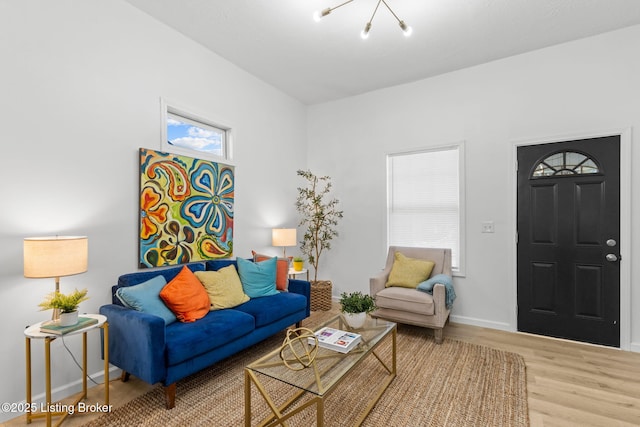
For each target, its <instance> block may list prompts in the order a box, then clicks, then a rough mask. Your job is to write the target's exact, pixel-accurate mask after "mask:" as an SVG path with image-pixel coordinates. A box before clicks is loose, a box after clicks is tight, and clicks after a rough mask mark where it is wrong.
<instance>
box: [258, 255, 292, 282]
mask: <svg viewBox="0 0 640 427" xmlns="http://www.w3.org/2000/svg"><path fill="white" fill-rule="evenodd" d="M251 254H252V255H253V262H261V261H266V260H268V259H269V258H274V257H272V256H269V255H262V254H259V253H256V251H251ZM288 287H289V260H288V259H286V258H278V262H277V263H276V289H277V290H279V291H286V290H287V288H288Z"/></svg>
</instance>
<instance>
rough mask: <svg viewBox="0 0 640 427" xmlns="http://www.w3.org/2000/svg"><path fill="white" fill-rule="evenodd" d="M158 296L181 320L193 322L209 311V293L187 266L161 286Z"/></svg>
mask: <svg viewBox="0 0 640 427" xmlns="http://www.w3.org/2000/svg"><path fill="white" fill-rule="evenodd" d="M160 298H162V301H164V303H165V304H166V305H167V307H169V309H170V310H171V311H173V313H174V314H175V315H176V317H177V318H178V320H179V321H181V322H185V323H186V322H195V321H196V320H198V319H202V318H203V317H204V316H206V315H207V313H208V312H209V304H210V301H209V295H208V294H207V291H206V290H205V289H204V286H202V283H200V280H198V278H197V277H196V275H195V274H193V272H192V271H191V270H189V268H188V267H187V266H184V267H182V270H180V273H178V275H177V276H176V277H174V278H173V280H171V281H170V282H169V283H167V285H166V286H165V287H164V288H162V290H161V291H160Z"/></svg>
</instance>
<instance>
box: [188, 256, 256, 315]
mask: <svg viewBox="0 0 640 427" xmlns="http://www.w3.org/2000/svg"><path fill="white" fill-rule="evenodd" d="M195 275H196V277H197V278H198V280H200V282H202V286H204V289H205V290H206V291H207V294H208V295H209V301H210V302H211V305H210V308H209V310H221V309H223V308H231V307H235V306H237V305H240V304H242V303H245V302H247V301H249V297H248V296H247V294H245V293H244V291H243V290H242V283H241V282H240V276H238V271H237V270H236V267H235V266H234V265H229V266H227V267H224V268H221V269H220V270H217V271H196V273H195Z"/></svg>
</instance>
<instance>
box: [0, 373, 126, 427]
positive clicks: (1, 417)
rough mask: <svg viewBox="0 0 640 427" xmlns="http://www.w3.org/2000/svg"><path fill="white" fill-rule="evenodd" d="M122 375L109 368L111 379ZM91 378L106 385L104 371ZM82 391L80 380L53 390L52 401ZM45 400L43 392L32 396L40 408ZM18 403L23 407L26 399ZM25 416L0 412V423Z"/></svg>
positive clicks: (100, 401)
mask: <svg viewBox="0 0 640 427" xmlns="http://www.w3.org/2000/svg"><path fill="white" fill-rule="evenodd" d="M119 375H120V368H117V367H115V366H111V367H110V368H109V379H113V378H115V377H116V376H119ZM89 376H90V377H91V378H93V381H95V382H97V383H98V384H103V383H104V371H102V370H100V371H98V372H96V373H94V374H89ZM80 377H82V373H81V374H80ZM93 387H95V384H94V383H93V382H92V381H91V380H90V379H88V378H87V388H88V389H90V388H93ZM81 391H82V378H79V379H78V380H77V381H74V382H71V383H68V384H65V385H62V386H60V387H56V388H54V389H52V390H51V400H52V401H53V402H58V401H60V400H62V399H65V398H67V397H69V396H72V395H74V394H76V393H80V392H81ZM45 399H46V395H45V391H44V390H43V391H42V393H39V394H36V395H32V396H31V401H32V403H35V404H37V405H38V406H40V405H42V404H44V403H45ZM16 403H18V406H20V407H22V406H23V405H24V404H26V398H25V399H23V400H21V401H20V402H16ZM87 403H91V404H94V403H98V404H102V403H104V401H103V400H102V399H99V401H98V402H87ZM22 415H24V414H23V413H15V412H2V411H0V423H4V422H6V421H9V420H10V419H13V418H17V417H20V416H22Z"/></svg>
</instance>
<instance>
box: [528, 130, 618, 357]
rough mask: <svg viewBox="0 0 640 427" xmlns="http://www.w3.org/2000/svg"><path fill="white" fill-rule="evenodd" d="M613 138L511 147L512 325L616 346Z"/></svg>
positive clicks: (615, 168) (615, 154) (615, 170)
mask: <svg viewBox="0 0 640 427" xmlns="http://www.w3.org/2000/svg"><path fill="white" fill-rule="evenodd" d="M619 248H620V137H619V136H612V137H603V138H592V139H585V140H578V141H567V142H561V143H555V144H543V145H532V146H525V147H518V261H517V262H518V264H517V265H518V330H519V331H523V332H531V333H535V334H541V335H547V336H552V337H559V338H567V339H571V340H577V341H584V342H590V343H594V344H603V345H609V346H614V347H619V346H620V325H619V320H620V261H619V259H620V249H619Z"/></svg>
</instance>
